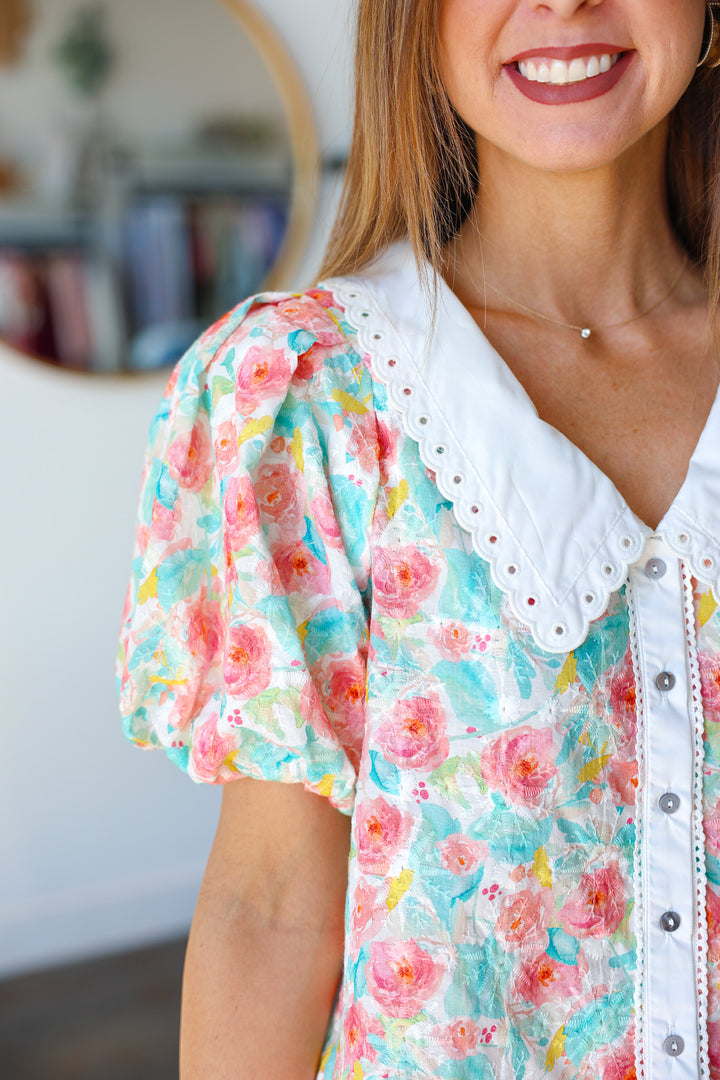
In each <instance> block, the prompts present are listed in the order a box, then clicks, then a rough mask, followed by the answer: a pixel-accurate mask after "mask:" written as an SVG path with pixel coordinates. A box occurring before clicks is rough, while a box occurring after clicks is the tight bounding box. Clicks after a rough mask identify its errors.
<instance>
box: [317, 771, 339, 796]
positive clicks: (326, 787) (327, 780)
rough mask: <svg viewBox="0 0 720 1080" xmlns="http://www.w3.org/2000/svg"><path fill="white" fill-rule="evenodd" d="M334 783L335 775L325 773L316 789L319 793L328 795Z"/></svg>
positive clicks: (330, 793)
mask: <svg viewBox="0 0 720 1080" xmlns="http://www.w3.org/2000/svg"><path fill="white" fill-rule="evenodd" d="M334 783H335V777H334V776H333V774H332V773H325V775H324V776H323V778H322V780H321V781H320V783H319V784H318V787H317V789H318V791H319V792H320V794H321V795H325V796H326V797H328V798H329V797H330V796H331V795H332V789H333V784H334Z"/></svg>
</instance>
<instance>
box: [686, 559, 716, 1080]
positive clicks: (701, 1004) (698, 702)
mask: <svg viewBox="0 0 720 1080" xmlns="http://www.w3.org/2000/svg"><path fill="white" fill-rule="evenodd" d="M681 565H682V586H683V597H684V600H685V638H686V642H687V657H688V668H689V676H690V689H691V691H692V706H693V711H692V719H693V736H694V737H693V815H692V835H693V866H694V870H695V920H696V927H697V939H696V945H695V989H696V995H697V1000H696V1007H697V1023H698V1031H697V1037H698V1068H699V1073H698V1077H699V1080H706V1078H707V1077H709V1076H710V1059H709V1054H708V1039H707V1010H708V970H707V959H708V936H707V907H706V904H707V875H706V869H705V829H704V825H703V762H704V760H705V747H704V736H705V718H704V715H703V704H702V686H701V682H700V665H699V662H698V653H697V639H696V635H695V600H694V596H693V583H692V577H691V571H690V567H689V566H688V565H687V564H686V563H684V562H683V563H682V564H681Z"/></svg>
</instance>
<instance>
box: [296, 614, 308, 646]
mask: <svg viewBox="0 0 720 1080" xmlns="http://www.w3.org/2000/svg"><path fill="white" fill-rule="evenodd" d="M309 626H310V620H309V619H306V620H305V622H304V623H300V625H299V626H298V627H297V634H298V637H299V638H300V644H301V645H304V644H305V638H306V637H307V632H308V627H309Z"/></svg>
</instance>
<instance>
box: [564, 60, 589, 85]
mask: <svg viewBox="0 0 720 1080" xmlns="http://www.w3.org/2000/svg"><path fill="white" fill-rule="evenodd" d="M584 79H587V68H586V67H585V61H584V60H579V59H578V60H572V61H571V62H570V67H569V68H568V81H569V82H582V81H583V80H584Z"/></svg>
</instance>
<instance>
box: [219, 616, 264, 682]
mask: <svg viewBox="0 0 720 1080" xmlns="http://www.w3.org/2000/svg"><path fill="white" fill-rule="evenodd" d="M223 674H224V676H225V685H226V687H227V689H228V692H229V693H230V694H237V695H239V696H241V697H244V698H251V697H255V695H256V694H259V693H260V692H261V691H262V690H265V689H266V687H267V686H268V685H269V683H270V642H269V641H268V639H267V635H266V633H265V631H264V630H263V629H262V627H261V626H245V625H241V626H231V627H230V628H229V630H228V632H227V639H226V644H225V657H224V660H223Z"/></svg>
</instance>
